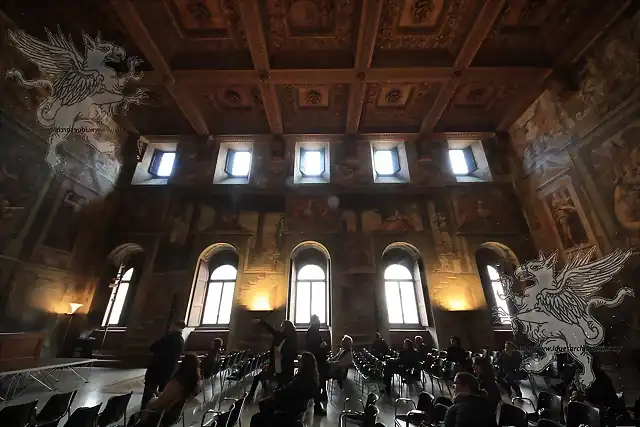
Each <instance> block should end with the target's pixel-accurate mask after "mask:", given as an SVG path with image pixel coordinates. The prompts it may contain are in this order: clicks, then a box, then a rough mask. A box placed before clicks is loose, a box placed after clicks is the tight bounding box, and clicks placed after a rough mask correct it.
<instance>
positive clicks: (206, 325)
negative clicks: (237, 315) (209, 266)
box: [198, 263, 238, 329]
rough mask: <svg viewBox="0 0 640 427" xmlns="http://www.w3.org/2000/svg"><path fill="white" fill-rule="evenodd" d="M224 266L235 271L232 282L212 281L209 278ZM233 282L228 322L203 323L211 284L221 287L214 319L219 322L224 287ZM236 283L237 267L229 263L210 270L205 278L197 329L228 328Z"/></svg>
mask: <svg viewBox="0 0 640 427" xmlns="http://www.w3.org/2000/svg"><path fill="white" fill-rule="evenodd" d="M224 266H231V267H233V268H234V269H235V272H236V275H235V277H234V279H233V281H232V280H230V279H212V278H211V277H212V276H213V273H215V272H216V270H218V269H219V268H221V267H224ZM231 282H233V289H232V291H231V300H230V301H229V304H230V308H229V322H228V323H219V322H218V323H204V318H205V316H206V314H207V306H208V302H209V292H211V285H212V283H219V284H220V286H221V290H220V298H219V300H218V310H217V315H216V318H217V320H220V311H221V310H220V309H221V307H222V305H223V304H222V303H223V296H224V290H225V285H226V284H228V283H231ZM237 283H238V266H237V265H233V264H231V263H224V264H219V265H216V266H215V268H214V269H213V270H211V272H210V273H209V277H207V287H206V289H205V294H204V302H203V304H202V313H201V314H200V319H199V322H198V327H202V328H211V329H222V328H225V329H226V328H229V326H230V325H231V317H232V313H233V301H234V297H235V292H236V285H237Z"/></svg>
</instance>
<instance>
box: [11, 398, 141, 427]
mask: <svg viewBox="0 0 640 427" xmlns="http://www.w3.org/2000/svg"><path fill="white" fill-rule="evenodd" d="M77 392H78V391H77V390H74V391H70V392H67V393H58V394H54V395H53V396H51V397H50V398H49V399H48V400H47V402H46V403H45V404H44V406H43V407H42V409H40V410H38V401H37V400H34V401H32V402H27V403H23V404H20V405H12V406H7V407H5V408H3V409H2V410H0V426H3V427H4V426H7V427H8V426H11V427H57V426H58V424H59V422H60V420H62V418H64V416H65V415H67V416H68V419H67V421H66V423H65V424H64V427H111V426H113V425H115V424H116V423H117V422H119V421H120V420H121V419H125V420H126V418H127V405H128V404H129V400H130V399H131V394H132V393H133V392H130V393H127V394H123V395H120V396H113V397H111V398H110V399H109V400H108V401H107V404H106V405H105V407H104V409H103V410H102V412H100V407H101V406H102V404H101V403H100V404H98V405H95V406H93V407H84V408H78V409H76V410H75V411H74V412H73V413H71V404H72V403H73V400H74V399H75V397H76V394H77Z"/></svg>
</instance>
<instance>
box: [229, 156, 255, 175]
mask: <svg viewBox="0 0 640 427" xmlns="http://www.w3.org/2000/svg"><path fill="white" fill-rule="evenodd" d="M250 170H251V153H250V152H248V151H234V152H233V158H232V159H231V175H233V176H235V177H243V176H248V175H249V171H250Z"/></svg>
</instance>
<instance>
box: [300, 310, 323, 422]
mask: <svg viewBox="0 0 640 427" xmlns="http://www.w3.org/2000/svg"><path fill="white" fill-rule="evenodd" d="M305 349H306V350H307V351H308V352H309V353H311V354H313V356H314V357H315V358H316V361H317V363H318V376H319V381H318V383H319V384H318V392H317V394H316V396H315V397H314V399H313V403H314V404H315V406H314V410H313V413H314V414H315V415H325V414H326V413H327V412H326V410H325V409H324V407H323V406H322V398H323V396H326V394H327V392H326V390H325V387H326V384H327V377H328V376H329V363H327V352H328V349H329V347H328V346H327V343H326V342H324V340H323V339H322V335H321V334H320V318H319V317H318V316H316V315H315V314H314V315H313V316H311V325H310V326H309V329H307V333H306V334H305Z"/></svg>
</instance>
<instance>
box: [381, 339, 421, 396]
mask: <svg viewBox="0 0 640 427" xmlns="http://www.w3.org/2000/svg"><path fill="white" fill-rule="evenodd" d="M419 362H420V356H419V354H418V352H417V351H416V349H415V347H414V346H413V342H412V341H411V340H410V339H409V338H407V339H405V340H404V343H403V344H402V350H401V351H400V354H399V355H398V358H397V359H394V360H388V361H387V363H386V364H385V367H384V371H383V379H382V380H383V383H384V386H385V390H384V392H385V393H386V394H388V395H390V394H391V379H392V378H393V375H394V374H400V375H410V374H412V372H413V371H414V370H415V369H417V368H418V365H419Z"/></svg>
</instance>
